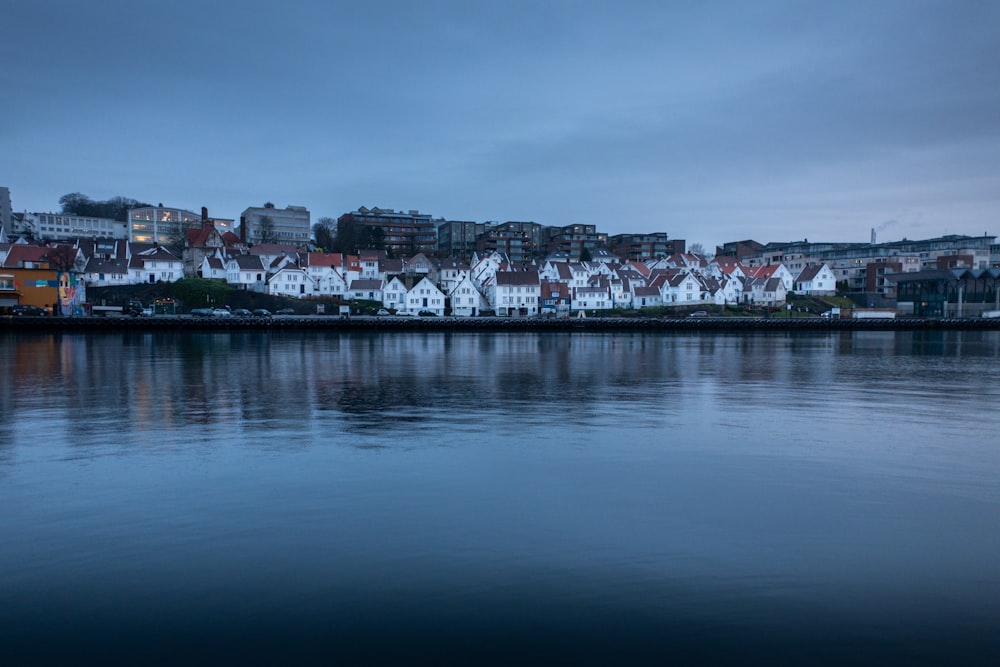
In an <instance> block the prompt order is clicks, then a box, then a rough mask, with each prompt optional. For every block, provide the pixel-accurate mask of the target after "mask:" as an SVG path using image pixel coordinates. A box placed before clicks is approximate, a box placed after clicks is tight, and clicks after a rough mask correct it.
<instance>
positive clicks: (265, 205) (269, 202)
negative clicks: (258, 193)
mask: <svg viewBox="0 0 1000 667" xmlns="http://www.w3.org/2000/svg"><path fill="white" fill-rule="evenodd" d="M264 208H274V202H273V201H266V202H264Z"/></svg>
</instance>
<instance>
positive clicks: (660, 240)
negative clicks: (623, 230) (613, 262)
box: [608, 232, 687, 262]
mask: <svg viewBox="0 0 1000 667" xmlns="http://www.w3.org/2000/svg"><path fill="white" fill-rule="evenodd" d="M608 248H609V249H610V250H611V252H613V253H614V254H616V255H618V256H619V257H620V258H622V259H623V260H629V259H630V260H633V261H636V262H642V261H645V260H648V259H659V258H661V257H671V256H672V255H678V254H684V253H685V252H686V250H687V243H686V242H685V241H683V240H682V239H670V238H668V237H667V233H666V232H654V233H652V234H615V235H614V236H609V237H608Z"/></svg>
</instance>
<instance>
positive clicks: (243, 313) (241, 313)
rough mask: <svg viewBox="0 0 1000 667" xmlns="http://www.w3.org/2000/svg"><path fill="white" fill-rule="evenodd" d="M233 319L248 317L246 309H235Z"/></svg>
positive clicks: (248, 313)
mask: <svg viewBox="0 0 1000 667" xmlns="http://www.w3.org/2000/svg"><path fill="white" fill-rule="evenodd" d="M233 317H250V311H249V310H247V309H246V308H236V309H235V310H233Z"/></svg>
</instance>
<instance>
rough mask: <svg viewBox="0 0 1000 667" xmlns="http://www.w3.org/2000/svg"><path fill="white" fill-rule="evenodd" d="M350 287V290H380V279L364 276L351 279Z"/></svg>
mask: <svg viewBox="0 0 1000 667" xmlns="http://www.w3.org/2000/svg"><path fill="white" fill-rule="evenodd" d="M350 289H351V290H381V289H382V281H381V280H378V279H377V278H376V279H371V278H365V279H363V280H352V281H351V287H350Z"/></svg>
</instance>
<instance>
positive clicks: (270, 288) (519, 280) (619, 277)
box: [0, 224, 835, 316]
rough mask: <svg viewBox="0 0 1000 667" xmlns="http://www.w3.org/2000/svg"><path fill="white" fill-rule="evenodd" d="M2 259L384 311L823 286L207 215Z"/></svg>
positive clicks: (766, 295)
mask: <svg viewBox="0 0 1000 667" xmlns="http://www.w3.org/2000/svg"><path fill="white" fill-rule="evenodd" d="M0 262H2V266H3V267H4V268H8V269H11V270H13V269H22V270H23V269H31V268H33V267H34V268H41V267H43V266H44V267H45V268H57V269H59V270H60V271H61V272H63V273H65V274H68V275H70V276H73V279H72V281H71V282H72V283H74V284H76V285H79V286H80V290H77V291H83V290H85V288H86V287H88V286H90V287H106V286H120V285H135V284H143V283H157V282H173V281H176V280H179V279H181V278H184V277H193V276H199V277H202V278H206V279H211V280H218V281H221V282H225V283H227V284H229V285H230V286H232V287H234V288H236V289H240V290H249V291H255V292H260V293H266V294H271V295H277V296H284V297H291V298H296V299H313V298H323V299H330V298H332V299H335V300H342V301H352V300H366V301H372V302H380V303H382V304H383V305H384V307H385V308H388V309H390V310H394V311H407V312H413V313H418V312H420V311H431V312H434V313H435V314H438V315H444V314H446V313H449V314H452V315H456V316H476V315H480V314H483V313H488V312H493V313H496V314H498V315H517V316H533V315H539V314H546V315H556V316H558V315H565V314H568V313H569V312H571V311H579V310H584V311H604V310H610V309H638V308H657V307H663V306H697V305H702V304H714V305H720V306H722V305H729V304H753V305H762V306H781V305H782V304H784V302H785V299H786V295H787V293H788V292H789V291H790V290H793V289H794V290H795V291H797V292H800V293H807V294H818V295H825V294H833V293H834V290H835V279H834V276H833V274H832V273H831V272H830V270H829V269H828V268H827V267H825V266H824V265H820V266H813V267H807V268H806V269H804V270H802V271H801V272H799V274H798V275H792V273H791V272H790V271H789V270H788V269H787V268H786V267H785V266H784V265H782V264H780V263H779V264H771V265H768V266H759V267H750V266H747V265H746V264H743V263H741V262H739V261H736V260H733V259H732V258H727V257H721V258H719V259H718V260H714V261H708V260H706V259H705V258H704V257H702V256H700V255H696V254H691V253H681V254H675V255H672V256H670V257H665V258H660V259H656V260H647V261H625V262H622V261H620V260H618V259H617V258H615V257H613V256H607V257H602V258H601V260H599V261H598V260H595V261H587V262H581V261H577V262H573V261H570V259H569V256H558V255H557V256H553V257H550V258H549V259H547V260H545V261H544V262H535V261H530V262H527V261H521V262H512V261H511V259H510V257H509V256H507V255H506V254H505V253H503V252H500V251H492V252H488V253H484V254H483V255H482V256H480V255H478V254H474V255H473V257H472V261H471V262H464V261H462V260H459V259H456V258H449V259H444V260H438V259H434V258H432V257H428V256H426V255H423V254H417V255H416V256H414V257H411V258H408V259H405V260H402V259H391V258H389V257H387V256H386V254H385V252H381V251H369V252H364V251H362V252H360V253H359V254H357V255H347V254H340V253H322V252H315V251H310V250H309V249H308V248H307V247H297V246H284V245H277V244H257V245H254V246H248V245H246V244H245V243H244V242H243V241H242V240H241V239H240V238H239V237H237V236H236V235H235V234H233V233H232V232H228V231H227V232H219V231H218V230H217V229H216V228H215V227H214V226H213V225H212V224H205V225H202V226H201V227H200V228H198V229H191V230H188V232H187V235H186V239H185V243H184V246H183V247H182V248H169V247H166V246H163V245H159V244H155V243H154V244H142V243H136V242H129V241H126V240H120V239H119V240H115V239H108V240H81V241H77V242H75V243H64V244H58V245H55V246H52V245H32V244H27V243H17V244H8V245H5V246H0Z"/></svg>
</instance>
